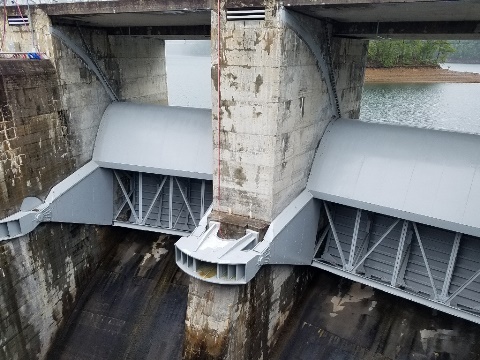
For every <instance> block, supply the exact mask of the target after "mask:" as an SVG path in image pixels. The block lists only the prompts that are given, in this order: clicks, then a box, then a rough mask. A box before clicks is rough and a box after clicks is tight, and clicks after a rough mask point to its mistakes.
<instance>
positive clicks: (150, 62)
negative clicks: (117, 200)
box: [53, 27, 168, 166]
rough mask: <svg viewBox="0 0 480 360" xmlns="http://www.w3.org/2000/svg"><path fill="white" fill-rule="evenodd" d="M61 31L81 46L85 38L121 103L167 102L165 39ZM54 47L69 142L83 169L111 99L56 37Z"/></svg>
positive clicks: (77, 30)
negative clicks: (122, 101) (125, 101)
mask: <svg viewBox="0 0 480 360" xmlns="http://www.w3.org/2000/svg"><path fill="white" fill-rule="evenodd" d="M57 28H58V29H60V30H61V31H62V32H63V33H65V34H66V35H67V36H68V37H69V38H70V39H72V41H74V42H75V43H76V44H78V45H82V43H83V41H82V36H83V40H84V41H85V43H86V44H87V47H88V48H89V51H90V52H91V53H92V54H93V57H94V58H95V62H96V63H97V64H98V66H99V67H100V69H101V70H102V71H103V73H104V74H105V76H106V77H107V78H108V81H109V83H110V85H111V86H112V88H113V89H114V91H115V92H116V94H117V96H118V97H119V98H120V99H121V100H128V101H136V102H143V103H152V104H167V101H168V97H167V81H166V70H165V56H164V54H165V44H164V41H163V40H158V39H153V38H150V39H145V38H140V37H130V36H110V35H108V34H107V32H106V31H105V30H102V29H88V28H82V29H81V30H79V29H77V28H75V27H57ZM53 49H54V56H53V58H54V62H55V64H56V68H57V70H58V75H59V79H60V86H61V89H62V90H61V93H62V103H63V106H64V108H65V109H66V113H65V114H66V117H67V123H68V124H69V129H68V130H69V133H68V138H69V143H70V147H71V148H72V151H73V156H74V158H75V160H76V164H77V166H81V165H83V164H85V163H86V162H88V161H89V160H90V159H91V157H92V153H93V146H94V142H95V137H96V134H97V129H98V126H99V124H100V120H101V118H102V115H103V112H104V111H105V109H106V107H107V106H108V105H109V104H110V102H111V99H110V98H109V96H108V94H107V93H106V91H105V89H104V87H103V86H102V85H101V83H100V81H98V79H97V78H96V76H95V75H94V74H93V73H92V72H91V71H90V70H89V69H88V68H87V67H86V66H85V65H84V64H83V62H82V61H81V60H80V59H79V58H78V56H77V55H76V54H74V53H73V52H72V51H71V50H70V49H68V48H67V47H66V46H65V45H64V44H63V43H62V42H60V41H59V40H57V39H55V38H54V39H53Z"/></svg>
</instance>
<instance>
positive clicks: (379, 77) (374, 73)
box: [365, 67, 480, 83]
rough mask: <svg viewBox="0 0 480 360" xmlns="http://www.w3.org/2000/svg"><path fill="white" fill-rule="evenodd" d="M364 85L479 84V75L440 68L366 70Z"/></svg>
mask: <svg viewBox="0 0 480 360" xmlns="http://www.w3.org/2000/svg"><path fill="white" fill-rule="evenodd" d="M365 82H366V83H480V74H475V73H467V72H458V71H451V70H447V69H441V68H426V67H418V68H391V69H378V68H367V70H366V72H365Z"/></svg>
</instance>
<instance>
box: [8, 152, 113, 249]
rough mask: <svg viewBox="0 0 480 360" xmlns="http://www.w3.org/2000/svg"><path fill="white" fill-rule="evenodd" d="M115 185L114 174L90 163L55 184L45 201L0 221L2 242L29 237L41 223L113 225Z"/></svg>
mask: <svg viewBox="0 0 480 360" xmlns="http://www.w3.org/2000/svg"><path fill="white" fill-rule="evenodd" d="M112 184H113V181H112V174H111V172H110V171H109V170H106V169H102V168H100V167H99V166H98V165H97V164H96V163H94V162H93V161H91V162H89V163H87V164H86V165H84V166H83V167H81V168H80V169H78V170H77V171H76V172H74V173H73V174H72V175H70V176H68V177H67V178H65V179H64V180H63V181H61V182H60V183H58V184H57V185H55V186H54V187H53V188H52V189H51V190H50V192H49V194H48V195H47V197H46V199H45V201H40V200H39V201H38V202H36V203H35V206H34V207H33V208H32V207H31V206H30V207H29V208H31V209H30V210H26V209H23V210H21V211H19V212H17V213H16V214H14V215H12V216H9V217H7V218H5V219H2V220H0V240H7V239H13V238H16V237H19V236H22V235H26V234H28V233H29V232H31V231H33V230H34V229H35V228H36V227H37V226H38V225H39V224H40V223H42V222H67V223H77V224H78V223H79V224H96V225H110V224H111V223H112V206H111V204H112V201H113V192H112ZM22 208H24V206H22Z"/></svg>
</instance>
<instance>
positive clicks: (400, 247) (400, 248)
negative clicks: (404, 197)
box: [390, 221, 408, 286]
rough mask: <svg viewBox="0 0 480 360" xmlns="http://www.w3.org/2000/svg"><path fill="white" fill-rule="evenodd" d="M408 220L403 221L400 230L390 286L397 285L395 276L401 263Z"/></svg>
mask: <svg viewBox="0 0 480 360" xmlns="http://www.w3.org/2000/svg"><path fill="white" fill-rule="evenodd" d="M407 229H408V221H404V222H403V227H402V232H401V235H400V241H399V243H398V249H397V256H396V257H395V265H394V267H393V274H392V281H391V282H390V284H391V285H392V286H397V276H398V272H399V271H400V265H401V263H402V255H403V246H404V245H405V238H406V237H407Z"/></svg>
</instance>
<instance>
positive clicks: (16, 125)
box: [0, 60, 73, 218]
mask: <svg viewBox="0 0 480 360" xmlns="http://www.w3.org/2000/svg"><path fill="white" fill-rule="evenodd" d="M0 106H1V110H2V118H1V119H0V145H1V150H2V151H1V152H0V217H2V218H3V217H5V216H8V215H10V214H12V213H14V212H16V211H18V210H19V207H20V204H21V203H22V200H23V199H24V198H25V197H26V196H45V195H46V194H47V193H48V191H49V190H50V188H51V187H52V186H54V185H55V184H56V183H58V182H59V181H61V180H62V179H63V178H64V177H66V176H67V175H68V174H69V173H70V172H71V171H72V168H73V161H72V158H71V156H70V153H69V144H68V140H67V124H66V122H65V118H64V116H63V111H62V110H61V109H62V107H61V102H60V94H59V87H58V82H57V77H56V72H55V68H54V67H53V65H52V63H51V62H50V61H49V60H42V61H35V62H34V61H23V60H0Z"/></svg>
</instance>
